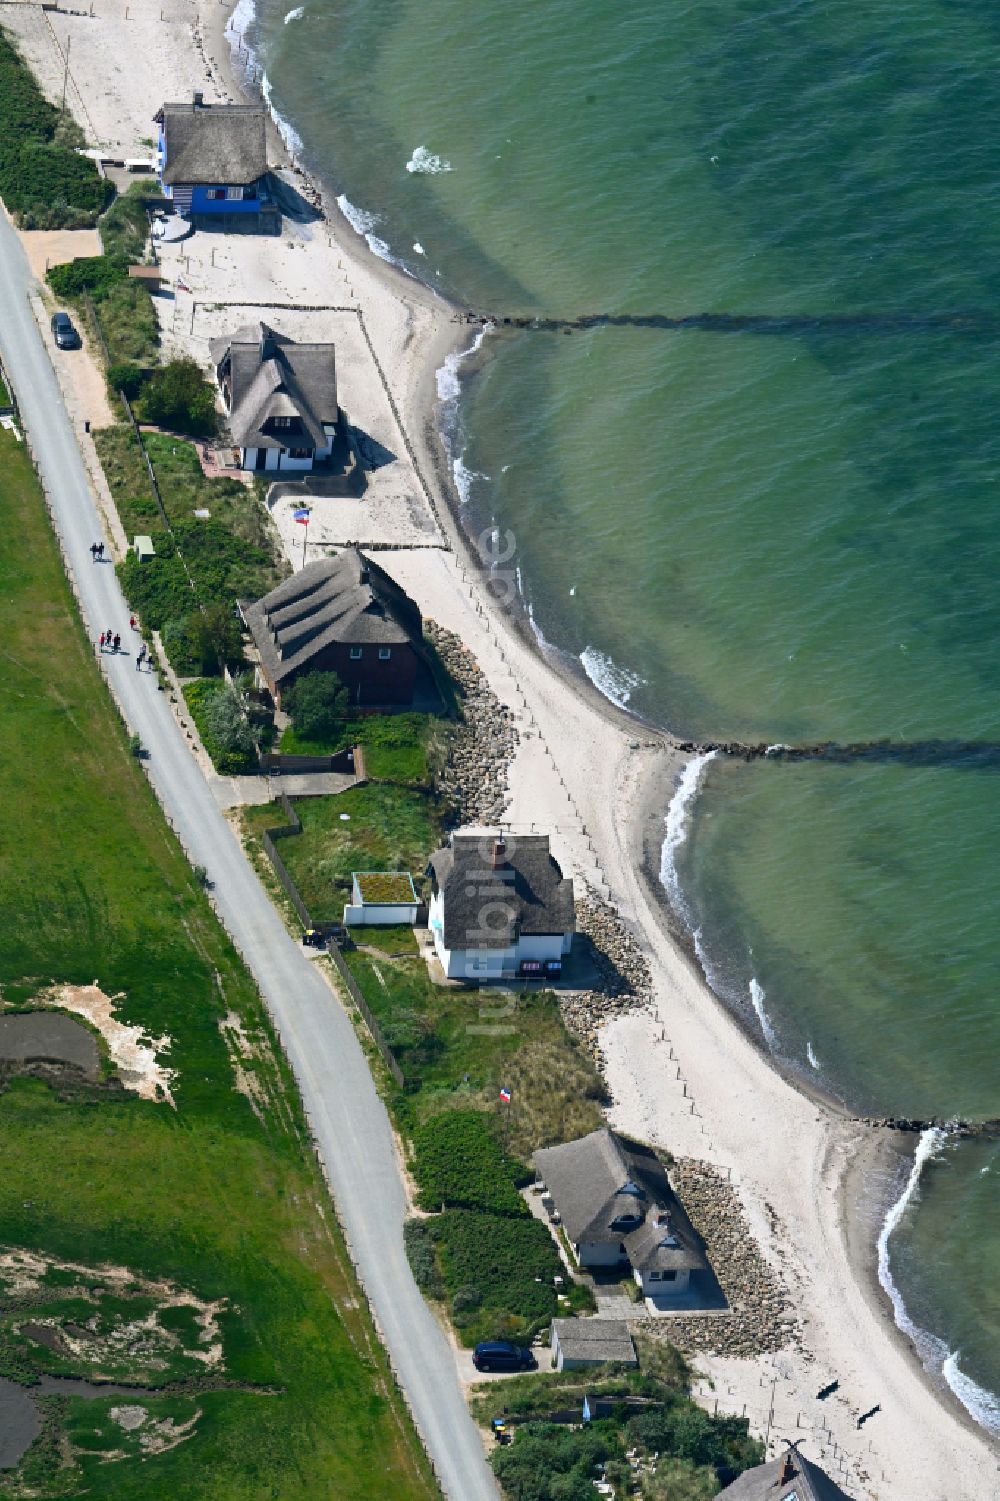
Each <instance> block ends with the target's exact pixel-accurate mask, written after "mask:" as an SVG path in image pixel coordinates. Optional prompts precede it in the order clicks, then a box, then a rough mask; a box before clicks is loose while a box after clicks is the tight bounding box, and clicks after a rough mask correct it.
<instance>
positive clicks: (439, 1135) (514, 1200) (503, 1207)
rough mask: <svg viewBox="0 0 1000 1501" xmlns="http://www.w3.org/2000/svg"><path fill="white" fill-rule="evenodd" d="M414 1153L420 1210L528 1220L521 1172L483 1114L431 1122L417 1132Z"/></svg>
mask: <svg viewBox="0 0 1000 1501" xmlns="http://www.w3.org/2000/svg"><path fill="white" fill-rule="evenodd" d="M413 1148H414V1161H413V1175H414V1177H415V1178H416V1180H417V1184H418V1185H419V1188H420V1196H419V1202H420V1206H421V1208H423V1209H430V1210H434V1209H440V1207H441V1206H442V1205H445V1206H446V1207H448V1208H456V1207H465V1208H471V1209H485V1210H489V1211H491V1212H492V1213H494V1214H504V1215H510V1216H512V1217H514V1218H522V1217H523V1216H525V1215H527V1214H528V1206H527V1205H526V1204H525V1202H524V1200H523V1199H522V1198H521V1195H520V1194H519V1193H518V1191H517V1189H516V1187H515V1183H516V1181H517V1178H518V1176H519V1173H518V1169H517V1167H516V1165H515V1164H514V1163H513V1162H512V1161H511V1160H510V1159H509V1158H508V1157H506V1156H505V1155H504V1152H503V1151H502V1149H501V1147H500V1144H499V1142H498V1141H497V1138H496V1133H495V1131H494V1130H493V1127H492V1125H491V1123H490V1121H489V1118H488V1117H487V1116H486V1115H484V1114H483V1112H482V1111H479V1110H449V1111H447V1112H446V1113H445V1114H443V1115H435V1116H432V1117H431V1118H430V1120H427V1121H425V1122H424V1123H423V1125H420V1126H418V1127H417V1128H416V1130H415V1131H414V1133H413Z"/></svg>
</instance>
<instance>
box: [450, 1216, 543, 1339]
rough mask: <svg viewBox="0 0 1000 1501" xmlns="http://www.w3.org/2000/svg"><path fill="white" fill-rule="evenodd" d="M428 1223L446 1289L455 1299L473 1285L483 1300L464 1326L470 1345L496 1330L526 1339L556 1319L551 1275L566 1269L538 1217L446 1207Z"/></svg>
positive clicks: (464, 1334)
mask: <svg viewBox="0 0 1000 1501" xmlns="http://www.w3.org/2000/svg"><path fill="white" fill-rule="evenodd" d="M429 1224H430V1226H431V1230H432V1234H433V1236H434V1239H435V1242H436V1243H437V1246H438V1249H439V1252H440V1264H441V1270H442V1274H443V1277H444V1282H445V1286H446V1287H447V1289H448V1292H449V1293H450V1294H451V1296H452V1297H455V1295H456V1294H457V1293H458V1291H459V1289H460V1288H461V1289H463V1291H465V1292H466V1296H467V1295H468V1289H470V1288H474V1289H475V1290H476V1292H477V1293H478V1294H479V1297H480V1299H481V1301H482V1307H481V1309H480V1311H479V1313H478V1314H477V1315H476V1317H475V1320H474V1321H472V1320H470V1321H469V1323H468V1324H467V1326H466V1327H465V1328H464V1329H463V1336H464V1338H465V1339H466V1341H467V1342H468V1343H471V1344H475V1343H476V1341H477V1339H483V1338H488V1337H489V1336H491V1335H495V1334H498V1333H505V1334H510V1335H511V1336H513V1337H520V1338H527V1337H529V1336H530V1335H531V1334H532V1333H533V1332H534V1331H535V1330H536V1329H539V1328H541V1327H542V1325H544V1324H545V1323H546V1322H547V1321H548V1320H549V1319H551V1318H552V1316H553V1314H554V1313H555V1311H556V1293H555V1288H554V1286H553V1280H552V1279H553V1278H554V1277H555V1276H557V1275H558V1274H559V1273H561V1272H562V1269H563V1268H562V1262H561V1261H560V1260H559V1255H558V1252H557V1251H556V1248H555V1245H554V1244H553V1241H552V1237H551V1235H550V1234H549V1232H548V1230H547V1229H546V1228H545V1226H544V1225H543V1224H541V1222H540V1221H539V1220H536V1219H533V1218H532V1217H531V1216H530V1215H528V1216H527V1217H525V1218H523V1219H522V1218H516V1219H515V1218H513V1217H511V1216H509V1215H499V1214H487V1213H484V1212H480V1211H479V1210H475V1209H448V1210H446V1211H445V1213H444V1214H439V1215H435V1216H434V1218H433V1219H432V1220H430V1221H429ZM536 1279H537V1280H536Z"/></svg>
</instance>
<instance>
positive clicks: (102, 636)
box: [101, 631, 105, 651]
mask: <svg viewBox="0 0 1000 1501" xmlns="http://www.w3.org/2000/svg"><path fill="white" fill-rule="evenodd" d="M104 636H105V632H104V631H102V632H101V651H103V650H104Z"/></svg>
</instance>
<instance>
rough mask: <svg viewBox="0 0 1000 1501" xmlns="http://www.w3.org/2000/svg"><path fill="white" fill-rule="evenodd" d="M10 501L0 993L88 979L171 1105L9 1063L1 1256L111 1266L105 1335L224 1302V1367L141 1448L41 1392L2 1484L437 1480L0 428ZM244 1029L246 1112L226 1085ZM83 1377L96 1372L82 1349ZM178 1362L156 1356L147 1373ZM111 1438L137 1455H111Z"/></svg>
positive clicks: (185, 1323) (294, 1490) (2, 624)
mask: <svg viewBox="0 0 1000 1501" xmlns="http://www.w3.org/2000/svg"><path fill="white" fill-rule="evenodd" d="M0 518H2V524H0V584H2V588H0V631H2V634H3V641H4V647H5V650H4V653H3V656H2V658H0V691H2V695H3V703H4V708H5V712H4V714H3V716H2V718H0V797H2V799H3V803H4V806H5V807H6V808H7V810H8V814H7V820H6V825H5V838H4V840H3V841H2V844H0V985H2V996H3V1002H4V1003H5V1004H7V1005H11V1004H13V1005H21V1006H23V1005H24V1004H25V1003H26V1002H29V1001H30V999H31V997H32V996H33V995H34V994H36V993H37V991H38V990H39V989H40V988H41V987H42V986H47V985H50V984H54V983H60V984H71V985H72V984H81V985H90V984H93V983H94V982H95V980H96V982H97V984H98V985H99V986H100V987H101V989H102V990H104V991H105V992H106V993H107V994H110V995H113V996H117V997H119V999H118V1003H117V1004H118V1013H117V1014H118V1015H119V1016H120V1017H121V1019H122V1020H125V1021H128V1022H132V1023H141V1024H142V1025H143V1026H144V1027H145V1028H147V1029H148V1031H149V1033H150V1034H151V1035H152V1036H154V1037H161V1036H168V1037H169V1038H170V1040H171V1041H170V1048H169V1053H168V1055H167V1058H166V1060H165V1061H167V1062H168V1063H169V1066H170V1067H171V1068H173V1069H176V1070H177V1076H176V1079H175V1081H174V1086H173V1087H174V1096H175V1099H176V1101H177V1109H176V1111H174V1110H172V1109H171V1108H170V1107H169V1105H167V1104H164V1103H158V1104H157V1103H152V1102H146V1101H141V1100H139V1099H137V1098H135V1097H134V1096H131V1095H126V1096H125V1097H124V1098H120V1099H114V1098H109V1099H101V1100H99V1101H97V1100H93V1099H89V1098H87V1097H85V1096H83V1095H81V1096H80V1097H79V1098H78V1099H76V1100H73V1099H72V1098H70V1099H60V1098H59V1097H58V1096H57V1094H56V1093H55V1092H54V1091H53V1090H52V1089H51V1088H50V1087H49V1086H48V1085H47V1084H44V1083H41V1082H39V1081H37V1080H29V1079H14V1080H13V1081H12V1083H11V1084H10V1087H9V1088H8V1089H7V1090H6V1092H5V1093H3V1094H2V1095H0V1140H2V1143H3V1158H2V1161H3V1171H2V1173H0V1253H2V1252H3V1250H4V1248H7V1247H15V1248H25V1249H27V1250H30V1251H31V1252H33V1253H37V1254H38V1255H40V1256H42V1257H45V1258H50V1259H53V1261H54V1263H60V1264H66V1263H74V1264H79V1265H82V1266H83V1267H84V1268H88V1267H89V1268H98V1267H105V1266H107V1265H109V1264H112V1265H114V1266H116V1267H122V1268H126V1269H127V1273H126V1275H125V1280H124V1283H123V1284H122V1285H121V1287H119V1288H118V1290H117V1292H116V1293H115V1295H114V1296H113V1297H112V1296H110V1294H109V1295H108V1297H107V1299H103V1298H102V1299H98V1303H97V1305H96V1306H95V1307H94V1314H95V1316H97V1315H99V1316H100V1317H99V1320H98V1322H99V1323H100V1320H101V1319H103V1320H104V1321H105V1323H104V1325H101V1328H102V1329H104V1328H105V1325H106V1331H105V1332H107V1331H110V1332H111V1333H114V1331H115V1330H118V1331H119V1333H120V1332H121V1331H122V1329H124V1328H125V1326H126V1325H127V1324H128V1322H129V1321H128V1318H127V1314H128V1311H129V1308H131V1309H132V1310H133V1312H134V1314H135V1316H136V1317H137V1318H140V1319H141V1318H142V1317H143V1316H145V1314H146V1313H147V1312H148V1299H149V1296H150V1294H149V1283H150V1281H153V1282H158V1281H160V1280H166V1281H169V1282H170V1283H171V1284H173V1285H174V1286H176V1287H177V1288H178V1289H179V1290H180V1292H181V1293H182V1294H184V1295H186V1296H189V1299H190V1298H194V1299H195V1300H200V1302H201V1303H204V1302H215V1301H216V1300H223V1301H221V1302H220V1303H219V1308H218V1315H217V1321H218V1327H219V1331H220V1337H221V1347H222V1360H221V1363H220V1364H219V1365H218V1366H217V1367H215V1368H213V1369H211V1370H209V1369H208V1368H207V1367H206V1368H205V1369H204V1371H203V1372H202V1374H200V1375H199V1376H198V1377H197V1378H196V1379H195V1380H194V1381H191V1382H189V1383H188V1389H185V1390H184V1391H180V1392H179V1391H177V1390H176V1388H173V1387H172V1388H171V1390H170V1392H169V1393H165V1394H164V1395H163V1396H160V1397H156V1398H155V1399H151V1400H150V1401H149V1403H148V1408H149V1410H150V1415H149V1421H150V1422H151V1423H152V1422H153V1421H162V1423H164V1424H166V1425H167V1426H168V1427H169V1424H170V1422H171V1421H176V1423H178V1424H186V1423H188V1421H189V1419H191V1418H192V1417H193V1416H194V1417H195V1421H194V1423H193V1424H192V1426H191V1427H190V1428H189V1429H185V1430H183V1433H186V1434H187V1436H186V1437H183V1441H180V1442H177V1443H176V1444H175V1446H174V1447H172V1448H169V1449H168V1450H167V1451H166V1452H163V1453H159V1454H155V1455H153V1456H151V1457H139V1456H140V1454H141V1450H140V1445H139V1444H138V1442H137V1441H136V1440H135V1439H134V1436H132V1435H129V1434H126V1433H125V1432H124V1431H123V1430H122V1429H121V1427H120V1426H117V1425H116V1424H115V1423H114V1422H112V1421H111V1419H110V1417H109V1411H110V1408H111V1406H113V1404H112V1403H111V1402H109V1401H108V1400H107V1399H105V1400H102V1401H96V1402H90V1401H87V1400H85V1399H83V1398H76V1397H73V1398H68V1399H67V1398H61V1397H60V1398H55V1399H45V1404H44V1405H45V1413H46V1417H45V1423H46V1427H45V1430H44V1432H43V1435H42V1437H41V1438H40V1439H39V1440H38V1442H37V1443H36V1444H35V1445H34V1446H33V1447H32V1449H30V1450H29V1451H28V1454H27V1456H26V1458H25V1460H24V1461H23V1462H22V1467H21V1472H20V1473H19V1472H3V1473H0V1496H14V1495H20V1494H27V1493H28V1487H30V1490H31V1494H34V1495H37V1496H42V1497H45V1496H56V1495H60V1496H61V1495H67V1496H75V1495H82V1494H84V1493H85V1494H86V1495H87V1496H88V1497H93V1498H100V1497H108V1498H110V1497H114V1498H115V1501H130V1498H133V1497H140V1496H141V1497H143V1498H147V1497H150V1496H169V1497H171V1501H188V1498H211V1501H255V1498H272V1497H281V1498H282V1501H293V1498H303V1501H304V1498H307V1497H308V1498H314V1497H317V1496H324V1497H331V1498H333V1497H336V1498H340V1497H343V1498H348V1497H350V1498H369V1497H370V1498H373V1501H374V1498H381V1497H385V1496H387V1495H392V1496H393V1497H398V1498H401V1501H409V1498H414V1501H416V1498H430V1497H431V1496H433V1495H436V1494H437V1492H436V1489H435V1487H434V1484H433V1482H432V1480H431V1479H430V1477H429V1472H428V1469H427V1465H426V1461H425V1458H424V1455H423V1453H422V1450H421V1449H420V1446H419V1444H418V1441H417V1439H416V1436H415V1434H414V1432H413V1430H412V1427H411V1425H410V1422H409V1419H408V1417H407V1414H406V1410H405V1407H404V1405H403V1403H402V1400H401V1399H400V1397H399V1395H398V1393H397V1392H396V1390H395V1388H394V1387H393V1384H392V1381H391V1377H390V1374H389V1371H388V1367H387V1362H386V1359H385V1357H384V1354H383V1352H382V1351H381V1349H380V1348H379V1346H378V1344H377V1342H376V1340H375V1338H374V1335H373V1331H372V1327H371V1324H370V1321H369V1319H368V1317H367V1313H366V1311H365V1309H364V1305H363V1301H362V1300H361V1299H360V1296H359V1291H358V1287H357V1284H356V1282H355V1281H354V1278H353V1276H352V1273H351V1270H350V1267H349V1263H348V1262H347V1259H346V1256H345V1251H344V1247H343V1243H342V1241H341V1238H340V1235H339V1232H338V1230H337V1228H336V1225H335V1223H334V1221H333V1215H332V1211H331V1208H330V1205H329V1200H328V1198H327V1195H326V1191H325V1189H324V1187H323V1185H322V1183H321V1181H320V1179H319V1176H318V1173H317V1171H316V1168H315V1165H314V1163H313V1159H312V1157H311V1155H310V1153H309V1151H308V1148H307V1146H306V1143H305V1139H304V1133H303V1126H302V1119H301V1115H300V1107H299V1103H298V1100H297V1097H296V1095H295V1092H294V1089H293V1087H292V1085H291V1081H290V1079H289V1076H288V1072H287V1069H286V1067H285V1065H284V1063H283V1061H282V1060H281V1057H280V1055H279V1054H278V1053H277V1052H276V1049H275V1046H274V1040H273V1036H272V1033H271V1030H270V1027H269V1024H268V1022H267V1019H266V1016H265V1013H264V1011H263V1008H262V1005H261V1002H260V1000H259V997H258V996H257V993H256V990H255V989H254V987H253V985H252V983H251V981H250V979H249V977H248V975H247V973H246V971H245V970H244V968H243V966H242V964H241V962H240V960H239V958H238V956H237V955H236V953H235V951H234V950H233V948H232V946H231V945H230V944H229V942H228V940H227V939H226V937H225V935H224V934H223V932H222V931H221V929H220V927H219V926H218V924H217V922H216V920H215V918H214V917H213V915H212V912H211V909H210V908H209V906H208V904H207V902H206V900H205V897H204V896H203V894H202V893H201V891H200V890H199V888H198V886H197V883H196V882H195V880H194V878H193V876H192V873H191V871H190V869H189V868H188V866H187V863H186V861H185V860H184V859H183V857H182V855H181V853H180V850H179V849H178V847H177V845H176V843H175V841H174V839H173V837H172V835H171V834H170V832H169V831H168V829H167V826H166V824H165V822H164V820H163V818H162V816H161V814H160V811H159V809H158V807H157V805H156V803H155V801H154V799H153V797H152V794H151V792H150V790H149V788H148V786H147V784H146V781H145V779H144V777H143V775H142V773H141V770H140V769H139V767H138V766H137V764H136V762H135V760H134V759H133V757H132V756H130V754H129V752H128V746H127V741H126V736H125V733H124V731H123V729H122V727H121V725H120V723H119V721H118V719H117V717H116V715H115V713H114V711H113V709H112V707H111V704H110V700H109V698H108V696H107V693H106V691H105V689H104V686H103V684H102V681H101V679H100V676H99V674H98V671H97V668H96V665H95V663H94V660H93V649H92V647H91V646H90V645H89V643H88V642H87V641H86V639H85V637H84V634H83V631H82V628H81V627H80V625H79V622H78V621H77V620H76V618H75V616H74V614H73V613H72V605H71V598H70V595H69V591H68V588H67V586H66V583H65V580H64V578H63V575H62V571H61V567H60V564H59V560H58V557H57V554H56V550H55V546H54V543H53V540H52V536H51V533H50V530H49V526H48V521H47V518H46V516H45V513H44V510H43V507H42V504H41V499H40V496H39V494H38V490H37V486H36V484H35V481H34V477H33V475H32V474H31V471H30V468H29V467H28V464H27V461H26V459H25V456H24V451H23V448H22V447H20V446H19V445H17V444H16V443H15V442H14V440H13V439H12V438H11V437H10V436H9V435H8V434H4V433H0ZM227 1017H228V1019H229V1022H228V1026H227V1029H226V1031H225V1033H224V1032H223V1030H222V1029H221V1028H220V1022H221V1021H222V1020H223V1018H227ZM240 1029H241V1030H240ZM236 1037H239V1038H240V1042H239V1047H240V1048H241V1049H242V1052H243V1057H242V1060H241V1066H242V1068H243V1069H244V1070H245V1071H246V1074H247V1075H248V1076H249V1078H250V1080H251V1083H252V1089H253V1092H254V1094H255V1097H256V1109H254V1108H252V1106H251V1102H250V1100H249V1099H248V1098H247V1096H246V1095H245V1094H244V1093H240V1092H238V1091H237V1089H236V1087H235V1082H236V1076H235V1072H234V1066H233V1060H232V1058H231V1056H230V1048H233V1047H234V1046H236V1044H235V1043H234V1042H233V1041H232V1039H234V1038H236ZM227 1038H229V1039H230V1042H229V1044H228V1046H227ZM0 1272H2V1267H0ZM101 1275H102V1276H103V1275H104V1274H103V1273H102V1274H101ZM81 1277H82V1284H83V1285H82V1291H81V1289H79V1288H76V1287H75V1286H74V1285H73V1284H74V1279H76V1281H80V1280H81ZM96 1280H97V1281H98V1282H100V1278H97V1279H96ZM94 1281H95V1279H94V1278H93V1277H91V1278H89V1279H88V1278H87V1276H86V1274H85V1273H84V1274H81V1273H79V1272H72V1271H65V1270H62V1271H60V1270H59V1266H57V1265H53V1268H52V1270H51V1275H49V1274H46V1276H45V1277H44V1278H42V1280H41V1283H40V1285H39V1287H38V1289H36V1291H35V1292H32V1293H24V1292H23V1291H22V1292H21V1293H20V1294H19V1296H20V1299H21V1302H20V1303H19V1304H18V1305H17V1307H19V1308H23V1309H25V1310H28V1309H30V1311H31V1314H32V1317H34V1316H35V1315H36V1314H38V1315H40V1316H44V1315H45V1310H46V1309H48V1310H49V1317H50V1318H51V1319H54V1320H55V1321H56V1322H57V1323H58V1322H59V1321H60V1320H61V1319H69V1316H70V1313H69V1311H73V1310H76V1309H77V1307H78V1305H77V1303H76V1302H75V1301H74V1300H75V1299H77V1298H78V1297H80V1296H82V1297H83V1298H84V1301H85V1302H86V1301H87V1299H88V1298H90V1299H94V1298H95V1297H96V1296H97V1294H96V1293H95V1291H94V1288H93V1283H94ZM2 1292H3V1287H2V1276H0V1293H2ZM60 1300H62V1301H60ZM4 1302H5V1307H9V1306H10V1305H9V1304H8V1303H7V1300H6V1299H5V1300H4ZM359 1304H360V1305H361V1306H359ZM67 1310H69V1311H67ZM75 1317H76V1320H77V1321H79V1319H80V1317H81V1314H80V1312H79V1311H77V1312H76V1314H75ZM191 1318H192V1315H191V1313H190V1312H186V1311H185V1309H184V1308H179V1307H174V1308H168V1309H165V1310H164V1311H163V1313H162V1314H161V1316H160V1321H161V1324H162V1325H163V1326H164V1328H166V1329H168V1330H171V1329H172V1331H173V1333H174V1334H175V1335H176V1336H177V1337H178V1338H182V1341H184V1340H189V1337H190V1332H191V1330H190V1321H191ZM123 1321H124V1323H123ZM67 1327H68V1326H67ZM74 1327H75V1325H74ZM185 1329H186V1330H187V1333H186V1334H185V1333H184V1331H185ZM123 1337H124V1336H123ZM12 1338H14V1339H15V1344H16V1350H14V1353H13V1354H12V1355H11V1364H12V1366H13V1370H14V1372H15V1373H17V1374H18V1376H19V1378H20V1379H22V1380H24V1379H26V1378H30V1375H31V1366H32V1357H31V1350H32V1348H34V1347H33V1346H32V1345H31V1344H30V1342H25V1341H24V1340H23V1339H21V1338H20V1337H19V1336H17V1337H16V1338H15V1336H14V1335H12ZM163 1338H164V1339H165V1340H166V1341H167V1343H168V1344H169V1334H165V1335H164V1336H163ZM119 1348H120V1349H124V1352H125V1353H124V1356H123V1359H124V1360H125V1366H126V1368H128V1361H129V1358H130V1356H134V1358H135V1361H137V1362H139V1363H140V1364H141V1361H142V1359H143V1358H145V1357H143V1354H142V1350H141V1349H140V1348H139V1347H138V1346H136V1347H135V1348H133V1347H131V1346H130V1345H129V1344H128V1341H127V1339H126V1342H125V1344H124V1346H119ZM2 1353H3V1352H2V1350H0V1354H2ZM15 1355H16V1359H15V1358H14V1356H15ZM45 1358H46V1359H49V1358H50V1357H45ZM43 1363H44V1361H43V1357H42V1356H41V1355H40V1356H39V1357H38V1360H37V1362H36V1364H37V1366H38V1367H39V1368H40V1367H41V1366H42V1365H43ZM11 1364H8V1363H6V1362H5V1367H4V1368H5V1369H8V1370H9V1369H11ZM62 1364H63V1365H64V1366H65V1364H66V1362H62ZM69 1365H70V1366H71V1367H72V1365H73V1362H72V1361H70V1362H69ZM181 1365H183V1362H181ZM77 1373H78V1374H79V1375H84V1376H87V1375H92V1374H93V1372H92V1371H91V1370H90V1369H89V1368H88V1367H87V1366H86V1364H82V1365H81V1364H80V1363H79V1361H78V1362H77ZM177 1374H178V1364H177V1360H176V1359H171V1360H168V1361H167V1364H166V1366H165V1367H164V1369H163V1372H162V1374H161V1376H160V1377H156V1375H155V1371H154V1373H153V1375H152V1376H151V1377H150V1379H151V1380H152V1382H153V1383H154V1384H156V1382H157V1381H161V1382H162V1381H165V1380H167V1379H176V1376H177ZM147 1375H149V1372H148V1370H147ZM198 1414H200V1415H198ZM196 1415H197V1416H196ZM182 1436H183V1434H182ZM68 1445H69V1447H68ZM112 1450H113V1451H116V1452H117V1451H119V1450H120V1451H121V1452H123V1453H125V1454H126V1456H132V1457H126V1458H124V1459H122V1460H121V1461H120V1462H118V1463H106V1462H105V1461H104V1456H105V1455H106V1454H107V1453H108V1452H109V1451H112Z"/></svg>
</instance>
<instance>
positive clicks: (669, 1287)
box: [635, 1271, 691, 1298]
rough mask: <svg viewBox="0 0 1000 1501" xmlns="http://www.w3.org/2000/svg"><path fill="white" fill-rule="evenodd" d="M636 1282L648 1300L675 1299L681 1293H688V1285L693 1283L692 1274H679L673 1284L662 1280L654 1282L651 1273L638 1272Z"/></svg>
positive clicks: (685, 1272)
mask: <svg viewBox="0 0 1000 1501" xmlns="http://www.w3.org/2000/svg"><path fill="white" fill-rule="evenodd" d="M635 1280H636V1282H638V1284H639V1286H640V1287H641V1288H642V1291H643V1296H644V1297H647V1298H674V1297H677V1296H678V1295H679V1294H680V1293H686V1292H687V1290H688V1283H689V1282H690V1281H691V1273H690V1272H687V1271H684V1272H678V1273H677V1275H676V1277H675V1278H674V1280H673V1281H672V1282H664V1281H663V1280H662V1278H658V1279H656V1280H655V1281H654V1279H653V1276H652V1274H651V1273H649V1272H645V1273H643V1272H638V1271H637V1272H636V1273H635Z"/></svg>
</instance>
